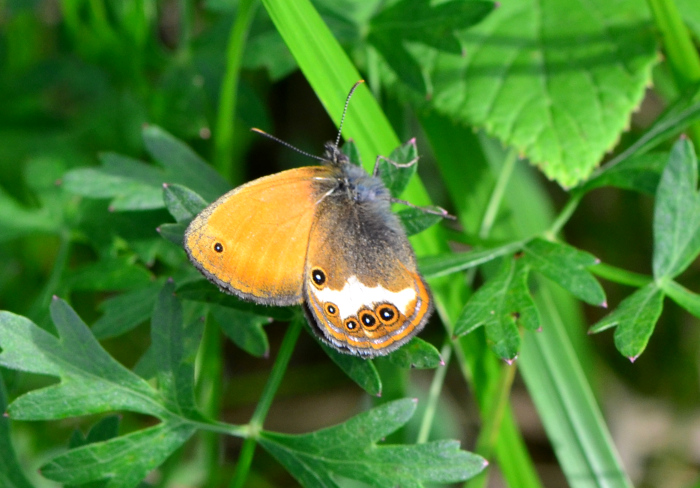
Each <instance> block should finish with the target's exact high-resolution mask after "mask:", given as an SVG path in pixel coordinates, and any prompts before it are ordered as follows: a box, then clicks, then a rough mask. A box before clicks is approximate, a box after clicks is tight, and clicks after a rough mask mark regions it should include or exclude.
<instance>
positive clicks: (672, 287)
mask: <svg viewBox="0 0 700 488" xmlns="http://www.w3.org/2000/svg"><path fill="white" fill-rule="evenodd" d="M660 285H661V289H662V290H663V291H664V293H665V294H666V295H667V296H668V297H669V298H671V299H672V300H673V301H674V302H676V303H677V304H678V305H680V306H681V307H683V308H684V309H686V310H687V311H688V312H690V313H692V314H693V315H695V316H696V317H697V318H700V295H698V294H697V293H693V292H691V291H690V290H688V289H687V288H685V287H683V286H681V285H680V284H678V283H676V282H675V281H673V280H670V281H662V282H661V284H660Z"/></svg>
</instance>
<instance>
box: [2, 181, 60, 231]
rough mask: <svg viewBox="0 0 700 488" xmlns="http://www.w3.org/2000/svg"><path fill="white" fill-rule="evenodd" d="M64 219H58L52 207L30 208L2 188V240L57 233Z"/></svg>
mask: <svg viewBox="0 0 700 488" xmlns="http://www.w3.org/2000/svg"><path fill="white" fill-rule="evenodd" d="M62 224H63V219H57V218H56V216H55V215H54V214H53V212H52V211H51V208H50V207H43V208H40V209H30V208H26V207H24V206H23V205H20V204H19V202H17V201H16V200H15V199H14V198H12V197H10V196H9V195H8V194H7V193H5V190H3V189H2V188H0V242H4V241H9V240H11V239H15V238H17V237H21V236H24V235H31V234H43V233H47V234H55V233H58V231H59V230H60V228H61V225H62Z"/></svg>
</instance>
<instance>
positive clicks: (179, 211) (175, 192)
mask: <svg viewBox="0 0 700 488" xmlns="http://www.w3.org/2000/svg"><path fill="white" fill-rule="evenodd" d="M163 201H164V202H165V207H166V208H167V209H168V212H170V215H172V216H173V217H174V218H175V220H176V221H177V222H178V223H188V222H189V221H190V220H192V219H193V218H194V217H195V216H196V215H197V214H199V212H201V211H202V210H204V209H205V208H206V207H207V202H205V201H204V199H203V198H202V197H200V196H199V195H198V194H197V193H195V192H193V191H192V190H190V189H189V188H187V187H186V186H182V185H177V184H172V185H164V186H163Z"/></svg>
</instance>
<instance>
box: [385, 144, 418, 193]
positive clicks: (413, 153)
mask: <svg viewBox="0 0 700 488" xmlns="http://www.w3.org/2000/svg"><path fill="white" fill-rule="evenodd" d="M376 164H377V171H378V175H379V177H380V178H381V180H382V181H383V182H384V185H385V186H386V187H387V188H388V189H389V192H390V193H391V196H392V197H394V198H398V197H400V196H401V194H402V193H403V191H404V190H405V189H406V186H407V185H408V182H409V181H411V178H413V175H415V174H416V171H417V170H418V149H417V148H416V140H415V139H411V140H410V141H408V142H407V143H406V144H403V145H402V146H399V147H397V148H396V149H394V150H393V151H392V152H391V154H390V155H389V157H388V158H384V157H380V158H378V159H377V163H376Z"/></svg>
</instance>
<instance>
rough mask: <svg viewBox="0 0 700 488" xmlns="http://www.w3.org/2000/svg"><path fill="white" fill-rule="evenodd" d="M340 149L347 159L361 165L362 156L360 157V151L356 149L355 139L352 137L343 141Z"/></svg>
mask: <svg viewBox="0 0 700 488" xmlns="http://www.w3.org/2000/svg"><path fill="white" fill-rule="evenodd" d="M340 150H341V151H342V153H343V154H345V155H346V156H347V157H348V160H349V161H350V162H351V163H352V164H354V165H355V166H360V167H361V166H362V158H361V157H360V151H359V150H358V149H357V144H355V141H353V140H352V139H350V140H347V141H345V143H344V144H343V147H341V149H340Z"/></svg>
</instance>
